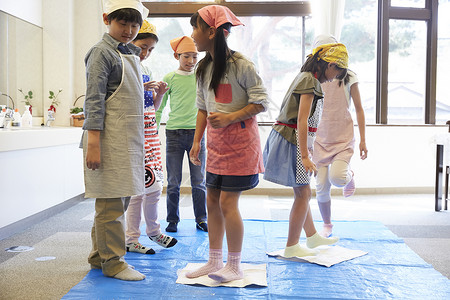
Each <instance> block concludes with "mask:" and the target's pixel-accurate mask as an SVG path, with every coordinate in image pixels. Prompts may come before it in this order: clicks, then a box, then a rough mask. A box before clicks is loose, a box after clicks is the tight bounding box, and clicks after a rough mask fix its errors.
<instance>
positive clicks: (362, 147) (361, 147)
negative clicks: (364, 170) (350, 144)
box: [359, 142, 369, 160]
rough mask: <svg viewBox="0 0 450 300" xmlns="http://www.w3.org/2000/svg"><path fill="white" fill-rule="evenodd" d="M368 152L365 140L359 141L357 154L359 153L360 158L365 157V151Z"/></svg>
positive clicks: (363, 158)
mask: <svg viewBox="0 0 450 300" xmlns="http://www.w3.org/2000/svg"><path fill="white" fill-rule="evenodd" d="M368 152H369V150H367V147H366V143H365V142H360V143H359V155H360V157H361V159H362V160H365V159H366V158H367V153H368Z"/></svg>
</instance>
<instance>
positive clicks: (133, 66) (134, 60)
mask: <svg viewBox="0 0 450 300" xmlns="http://www.w3.org/2000/svg"><path fill="white" fill-rule="evenodd" d="M119 55H120V58H121V60H122V66H123V67H122V81H121V83H120V85H119V87H118V88H117V90H116V91H115V92H114V93H113V94H112V95H111V96H110V97H109V98H108V99H107V100H106V102H105V120H104V123H105V126H104V130H103V131H101V133H100V153H101V155H100V159H101V160H100V168H99V169H97V170H94V171H92V170H90V169H88V168H87V167H86V165H85V168H84V181H85V186H86V195H85V197H86V198H117V197H127V196H132V195H140V194H144V178H145V175H144V87H143V84H142V74H141V69H140V67H139V57H137V56H136V55H123V54H121V53H119ZM87 137H88V135H87V134H84V137H83V156H84V163H85V164H86V149H87Z"/></svg>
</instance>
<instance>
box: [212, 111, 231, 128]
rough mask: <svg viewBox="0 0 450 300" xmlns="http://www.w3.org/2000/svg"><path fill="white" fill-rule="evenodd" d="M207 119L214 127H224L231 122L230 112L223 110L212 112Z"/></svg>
mask: <svg viewBox="0 0 450 300" xmlns="http://www.w3.org/2000/svg"><path fill="white" fill-rule="evenodd" d="M207 119H208V121H209V123H210V124H211V126H212V128H224V127H227V126H228V125H230V124H231V121H230V119H229V118H228V114H224V113H221V112H210V113H209V116H208V117H207Z"/></svg>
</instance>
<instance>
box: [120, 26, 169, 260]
mask: <svg viewBox="0 0 450 300" xmlns="http://www.w3.org/2000/svg"><path fill="white" fill-rule="evenodd" d="M157 42H158V36H157V33H156V28H155V26H154V25H153V24H151V23H149V22H148V21H144V22H143V23H142V27H141V29H140V30H139V33H138V35H137V36H136V38H135V39H134V40H133V42H132V43H133V44H134V45H135V46H138V47H139V48H141V53H140V55H139V58H140V60H141V69H142V76H143V80H144V87H145V88H144V89H145V91H144V147H145V193H144V194H141V195H135V196H133V197H131V199H130V204H129V206H128V210H127V231H126V245H127V251H130V252H138V253H143V254H154V253H155V251H154V250H153V249H152V248H148V247H145V246H143V245H142V244H141V243H139V237H140V235H141V231H140V229H139V225H140V223H141V213H142V208H143V210H144V218H145V224H146V226H147V227H146V233H147V236H148V237H149V238H150V240H152V241H153V242H155V243H157V244H158V245H160V246H162V247H164V248H170V247H173V246H174V245H175V244H176V243H177V240H176V239H175V238H173V237H171V236H168V235H165V234H163V233H161V229H160V225H159V222H158V202H159V199H160V197H161V192H162V181H163V173H162V163H161V149H160V141H159V136H158V130H157V126H156V118H155V109H158V107H159V105H160V104H161V99H162V97H163V96H164V93H165V92H167V84H166V83H165V82H162V81H160V82H156V81H150V80H151V72H150V71H149V70H148V69H147V68H145V67H144V66H142V61H144V60H145V59H147V58H148V57H149V56H150V54H151V52H152V51H153V49H154V48H155V46H156V43H157ZM154 96H155V97H154Z"/></svg>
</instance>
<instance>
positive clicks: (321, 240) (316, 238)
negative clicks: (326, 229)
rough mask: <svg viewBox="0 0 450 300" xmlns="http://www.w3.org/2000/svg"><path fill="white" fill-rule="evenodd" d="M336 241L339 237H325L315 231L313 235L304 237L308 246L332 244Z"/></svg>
mask: <svg viewBox="0 0 450 300" xmlns="http://www.w3.org/2000/svg"><path fill="white" fill-rule="evenodd" d="M338 241H339V238H338V237H336V236H332V237H329V238H325V237H323V236H321V235H320V234H318V233H317V232H316V233H314V235H312V236H310V237H307V238H306V246H308V248H316V247H319V246H322V245H332V244H334V243H337V242H338Z"/></svg>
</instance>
